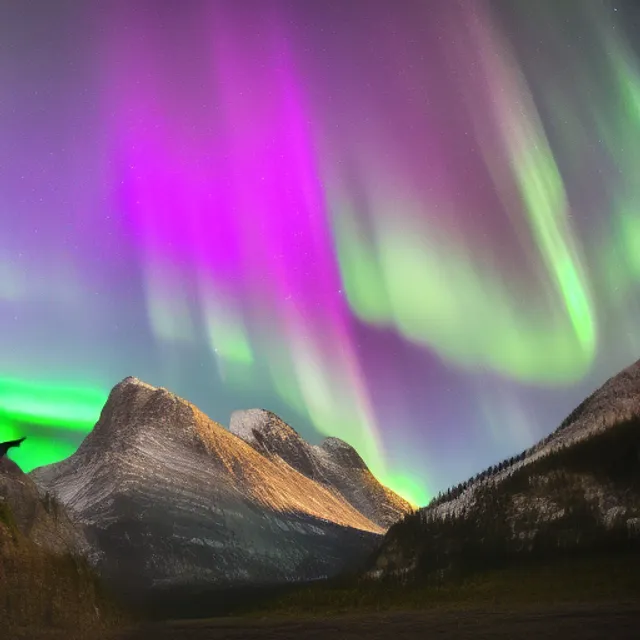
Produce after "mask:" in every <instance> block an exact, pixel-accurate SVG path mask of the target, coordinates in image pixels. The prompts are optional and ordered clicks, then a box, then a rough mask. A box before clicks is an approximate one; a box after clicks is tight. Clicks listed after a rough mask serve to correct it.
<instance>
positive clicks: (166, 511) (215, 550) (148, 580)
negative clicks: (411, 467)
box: [30, 377, 401, 589]
mask: <svg viewBox="0 0 640 640" xmlns="http://www.w3.org/2000/svg"><path fill="white" fill-rule="evenodd" d="M274 415H275V414H274ZM292 431H293V430H292ZM30 475H31V477H32V478H33V479H34V480H35V481H36V482H37V483H38V484H39V485H40V486H41V487H42V488H43V489H44V490H47V491H50V492H51V493H52V494H54V495H56V497H57V498H58V499H59V500H60V501H61V502H62V503H63V504H64V505H65V507H66V508H67V510H68V512H69V514H70V515H71V517H72V518H73V519H74V521H75V522H77V523H79V524H81V525H82V526H84V527H86V528H87V530H88V531H89V535H90V539H91V542H92V545H93V547H94V548H95V557H96V558H97V560H96V565H97V566H98V567H99V568H100V569H101V571H102V572H103V573H104V574H105V575H107V576H108V577H109V579H112V580H114V581H119V582H120V583H122V582H128V583H130V584H133V583H134V582H137V586H138V587H140V588H141V589H149V588H154V587H159V586H163V585H164V586H171V585H177V584H181V583H184V582H185V581H190V582H191V583H194V584H195V583H202V584H216V585H224V584H248V583H261V582H269V580H272V581H273V582H283V581H284V582H286V581H290V580H307V579H317V578H319V577H324V576H327V575H335V574H336V573H338V572H340V571H342V570H344V569H345V568H349V567H353V566H355V565H357V564H358V563H359V562H362V561H364V559H365V558H366V557H367V555H368V554H369V553H370V552H371V551H372V549H373V548H374V546H375V544H376V541H377V540H379V539H380V535H381V534H382V533H383V532H384V530H385V528H384V527H383V526H381V525H380V524H377V523H376V522H374V521H372V520H370V519H369V518H368V517H367V516H366V515H365V514H363V513H362V512H361V511H358V509H356V507H354V506H353V504H351V503H350V502H349V501H348V500H347V499H345V498H344V496H343V495H342V494H341V493H340V492H339V491H337V490H334V489H333V488H331V487H328V486H326V485H323V484H321V483H319V482H317V481H315V480H313V479H311V478H309V477H307V476H305V475H303V474H302V473H300V472H299V471H298V470H296V469H295V468H293V467H292V466H290V465H289V464H288V463H287V462H286V461H285V460H284V459H283V458H282V457H280V456H273V455H270V456H266V455H263V454H262V453H261V452H259V451H258V450H256V448H255V447H253V446H251V444H249V443H248V442H246V441H245V440H243V439H242V438H240V437H238V436H237V435H235V434H234V433H232V432H231V431H230V430H227V429H225V428H224V427H223V426H222V425H220V424H219V423H216V422H215V421H213V420H211V419H210V418H209V417H208V416H206V415H205V414H204V413H202V412H201V411H200V410H199V409H198V408H197V407H196V406H195V405H193V404H191V403H190V402H188V401H186V400H184V399H182V398H180V397H179V396H177V395H175V394H173V393H172V392H170V391H168V390H166V389H163V388H156V387H153V386H152V385H149V384H147V383H145V382H142V381H140V380H138V379H137V378H133V377H128V378H125V379H124V380H122V381H121V382H120V383H118V384H117V385H115V387H114V388H113V389H112V391H111V393H110V394H109V398H108V399H107V402H106V403H105V405H104V407H103V410H102V412H101V415H100V419H99V420H98V422H97V423H96V425H95V427H94V429H93V430H92V432H91V433H90V434H88V435H87V437H86V438H85V440H84V441H83V442H82V444H81V445H80V447H79V448H78V450H77V451H76V452H75V453H74V454H73V455H72V456H70V457H69V458H67V459H66V460H64V461H62V462H60V463H57V464H54V465H49V466H46V467H40V468H37V469H34V470H33V471H32V472H31V474H30ZM387 491H389V490H387ZM385 495H386V494H385ZM389 495H395V494H391V492H389ZM398 500H401V499H400V498H399V497H398Z"/></svg>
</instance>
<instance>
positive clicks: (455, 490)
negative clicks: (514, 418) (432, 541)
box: [425, 374, 637, 509]
mask: <svg viewBox="0 0 640 640" xmlns="http://www.w3.org/2000/svg"><path fill="white" fill-rule="evenodd" d="M620 375H622V374H620ZM594 396H595V393H594V394H591V396H589V397H588V398H587V399H586V400H584V401H583V402H582V403H581V404H579V405H578V406H577V407H576V408H575V409H574V410H573V411H572V412H571V413H570V414H569V415H568V416H567V417H566V418H565V419H564V420H563V421H562V423H561V424H560V426H559V427H558V428H557V429H556V430H555V431H553V432H552V433H550V434H549V435H547V436H545V437H544V438H543V439H542V440H540V441H539V442H537V443H536V444H535V445H533V446H532V447H529V448H528V449H525V450H524V451H522V452H520V453H519V454H517V455H514V456H511V457H510V458H505V459H504V460H502V461H501V462H499V463H497V464H494V465H492V466H490V467H488V468H487V469H485V470H484V471H481V472H479V473H477V474H476V475H475V476H473V477H472V478H469V479H468V480H465V481H464V482H460V483H459V484H457V485H456V486H454V487H450V488H449V489H447V490H446V491H441V492H440V493H438V495H437V496H435V497H434V498H433V499H432V500H431V501H430V502H429V504H428V505H427V506H426V507H425V508H426V509H431V508H433V507H437V506H439V505H441V504H444V503H446V502H449V501H451V500H455V499H457V498H459V497H460V496H461V495H462V494H463V493H464V492H465V491H466V490H467V489H469V488H470V487H472V486H475V485H477V484H479V483H482V482H484V481H487V480H490V479H492V478H494V477H496V476H498V475H499V474H502V473H503V472H507V473H509V472H510V471H511V472H515V471H516V469H513V467H514V466H515V465H517V464H518V463H519V462H522V461H523V460H525V459H526V458H528V457H529V456H532V455H533V454H534V453H536V452H537V451H539V450H540V449H542V448H543V447H544V446H546V445H547V444H549V442H551V441H552V440H553V439H554V438H555V437H556V436H557V435H558V434H559V433H561V432H562V431H564V430H565V429H566V428H567V427H568V426H569V425H571V424H573V423H574V422H575V421H576V420H577V419H578V418H580V417H581V416H583V415H584V413H585V411H586V409H587V408H588V407H589V404H590V402H591V401H592V398H593V397H594ZM636 418H637V417H636V416H634V415H633V414H632V413H631V412H630V411H628V410H619V411H618V412H617V413H614V412H612V413H611V415H609V416H607V415H605V414H603V415H601V416H600V418H599V420H600V422H601V424H600V426H601V428H602V429H603V430H604V429H606V428H608V427H613V426H617V425H622V424H625V423H628V422H632V421H633V420H634V419H636ZM595 419H596V418H594V420H595ZM570 446H573V445H570ZM565 447H566V445H562V446H561V447H560V448H562V449H564V448H565ZM552 453H553V452H552ZM548 455H549V454H547V456H548ZM545 457H546V456H545Z"/></svg>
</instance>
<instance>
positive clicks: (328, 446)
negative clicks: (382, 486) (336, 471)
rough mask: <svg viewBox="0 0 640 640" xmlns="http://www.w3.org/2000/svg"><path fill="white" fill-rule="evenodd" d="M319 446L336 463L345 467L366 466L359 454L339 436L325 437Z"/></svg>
mask: <svg viewBox="0 0 640 640" xmlns="http://www.w3.org/2000/svg"><path fill="white" fill-rule="evenodd" d="M319 448H320V449H321V450H322V451H324V452H326V453H327V454H329V456H331V459H332V460H333V462H335V463H336V464H338V465H340V466H341V467H343V468H345V469H367V470H368V467H367V465H366V463H365V461H364V460H363V459H362V457H361V456H360V454H359V453H358V452H357V451H356V450H355V449H354V448H353V447H352V446H351V445H350V444H348V443H346V442H345V441H344V440H340V438H333V437H331V438H325V439H324V440H323V441H322V442H321V443H320V445H319Z"/></svg>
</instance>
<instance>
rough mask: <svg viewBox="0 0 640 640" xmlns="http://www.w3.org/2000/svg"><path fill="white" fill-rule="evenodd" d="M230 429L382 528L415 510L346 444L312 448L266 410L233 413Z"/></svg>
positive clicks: (339, 442)
mask: <svg viewBox="0 0 640 640" xmlns="http://www.w3.org/2000/svg"><path fill="white" fill-rule="evenodd" d="M229 429H230V431H231V432H232V433H234V434H236V435H237V436H238V437H240V438H242V439H243V440H244V441H245V442H247V443H248V444H250V445H251V446H252V447H253V448H254V449H255V450H256V451H259V452H260V453H261V454H263V455H264V456H266V457H268V458H270V459H272V460H278V459H279V460H282V461H284V462H286V463H287V464H288V465H290V466H291V467H293V468H294V469H296V470H297V471H299V472H300V473H301V474H303V475H304V476H306V477H307V478H309V479H311V480H314V481H315V482H318V483H320V484H321V485H323V486H325V487H327V488H328V489H330V490H331V491H332V492H334V493H337V494H339V495H341V496H342V497H343V498H345V499H346V500H347V501H348V502H349V503H350V504H351V505H353V506H354V507H355V508H356V509H357V510H358V511H359V512H360V513H363V514H365V515H366V516H367V517H368V518H369V519H370V520H372V521H373V522H376V523H377V524H379V525H380V526H382V527H384V528H387V527H389V526H390V525H391V524H393V523H394V522H396V521H397V520H398V519H399V518H400V517H402V516H403V515H404V514H405V513H408V512H410V511H411V510H412V508H411V505H410V504H409V503H408V502H406V501H405V500H403V499H402V498H401V497H400V496H398V495H397V494H395V493H394V492H393V491H390V490H389V489H387V488H386V487H384V486H382V485H381V484H380V483H379V482H378V480H377V479H376V478H375V477H374V476H373V474H372V473H371V472H370V471H369V469H368V467H367V465H366V463H365V462H364V460H363V459H362V458H361V457H360V455H359V454H358V452H357V451H356V450H355V449H354V448H353V447H352V446H351V445H349V444H348V443H346V442H344V440H340V439H339V438H333V437H331V438H326V439H325V440H324V441H323V442H322V443H321V444H320V445H310V444H309V443H308V442H306V441H305V440H304V439H303V438H302V437H301V436H300V435H299V434H298V433H297V432H296V431H295V429H293V428H292V427H291V426H289V425H288V424H287V423H286V422H284V420H282V419H281V418H279V417H278V416H277V415H276V414H275V413H273V412H271V411H266V410H264V409H248V410H244V411H234V412H233V414H232V415H231V421H230V425H229Z"/></svg>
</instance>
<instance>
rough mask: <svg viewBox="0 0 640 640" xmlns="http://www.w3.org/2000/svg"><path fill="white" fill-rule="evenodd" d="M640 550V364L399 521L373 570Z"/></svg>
mask: <svg viewBox="0 0 640 640" xmlns="http://www.w3.org/2000/svg"><path fill="white" fill-rule="evenodd" d="M637 548H640V362H637V363H636V364H634V365H632V366H631V367H629V368H627V369H625V370H624V371H622V372H621V373H620V374H618V375H617V376H614V377H613V378H611V379H610V380H608V381H607V382H606V383H605V384H604V385H603V386H602V387H601V388H600V389H598V390H597V391H595V392H594V393H593V394H592V395H591V396H589V398H587V399H586V400H585V401H584V402H583V403H582V404H581V405H580V406H579V407H578V408H577V409H576V410H575V411H573V412H572V413H571V414H570V415H569V416H568V418H567V419H566V420H564V421H563V423H562V424H561V425H560V427H559V428H558V429H557V430H556V431H554V432H553V433H552V434H550V435H549V436H548V437H546V438H544V439H543V440H542V441H541V442H540V443H538V444H537V445H535V446H534V447H532V448H531V449H529V450H527V451H525V452H523V453H522V454H521V455H519V456H514V457H513V458H511V459H509V460H505V461H504V462H502V463H500V464H498V465H494V466H493V467H490V468H489V469H487V470H486V471H484V472H483V473H481V474H478V475H477V476H476V477H474V478H472V479H469V480H467V481H466V482H464V483H461V484H460V485H458V486H457V487H455V488H453V489H451V490H449V491H447V492H445V493H444V494H442V495H440V496H438V497H437V498H436V499H435V500H434V501H433V502H432V503H431V504H430V505H428V506H427V507H425V508H423V509H420V510H418V511H416V512H414V513H412V514H410V515H407V516H405V517H404V518H403V519H402V520H401V521H400V522H398V523H396V524H395V525H393V526H392V527H391V528H390V529H389V531H388V533H387V535H386V537H385V539H384V542H383V544H382V546H381V548H380V549H379V550H378V551H377V552H376V554H375V555H374V559H373V561H372V564H371V571H370V572H369V575H370V576H373V577H381V576H387V577H396V578H399V577H402V580H405V581H406V580H411V579H428V580H436V581H437V580H442V579H444V578H445V577H446V576H451V575H464V574H466V573H472V572H474V571H478V570H483V569H488V568H496V567H502V566H506V565H509V564H513V563H518V562H530V561H536V562H539V561H543V560H545V559H552V558H554V557H556V556H558V555H567V554H585V553H586V554H592V553H596V552H620V551H626V550H627V551H628V550H630V549H637Z"/></svg>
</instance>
